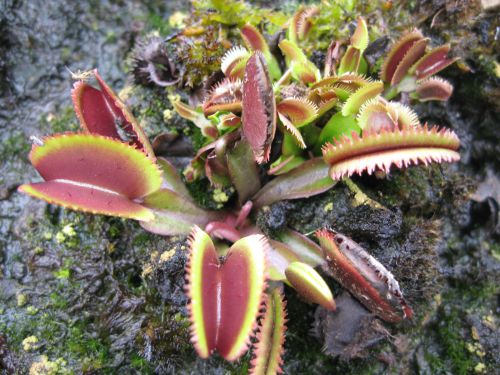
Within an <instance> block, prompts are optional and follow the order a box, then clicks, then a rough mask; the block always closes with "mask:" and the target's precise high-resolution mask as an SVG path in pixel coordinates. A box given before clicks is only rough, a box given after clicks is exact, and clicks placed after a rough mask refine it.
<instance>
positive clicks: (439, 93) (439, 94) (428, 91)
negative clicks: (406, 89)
mask: <svg viewBox="0 0 500 375" xmlns="http://www.w3.org/2000/svg"><path fill="white" fill-rule="evenodd" d="M415 93H416V95H417V97H418V100H420V101H421V102H427V101H429V100H439V101H443V102H444V101H446V100H448V99H449V98H450V96H451V94H452V93H453V86H452V84H451V83H449V82H448V81H446V80H444V79H442V78H439V77H431V78H427V79H425V80H423V81H420V82H418V83H417V89H416V91H415Z"/></svg>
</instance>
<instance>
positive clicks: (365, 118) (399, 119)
mask: <svg viewBox="0 0 500 375" xmlns="http://www.w3.org/2000/svg"><path fill="white" fill-rule="evenodd" d="M357 121H358V125H359V127H360V128H361V129H364V130H368V129H369V130H370V131H374V132H380V130H382V129H386V130H393V129H396V128H399V129H403V128H405V127H406V128H414V127H417V126H419V124H420V121H419V119H418V115H417V114H416V113H415V112H414V111H413V110H412V109H411V108H409V107H407V106H405V105H403V104H401V103H399V102H388V101H386V100H385V99H383V98H381V97H377V98H374V99H371V100H369V101H367V102H366V103H365V104H363V105H362V106H361V109H360V110H359V114H358V116H357ZM337 140H340V139H339V138H337Z"/></svg>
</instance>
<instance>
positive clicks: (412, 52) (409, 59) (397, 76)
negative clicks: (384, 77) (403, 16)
mask: <svg viewBox="0 0 500 375" xmlns="http://www.w3.org/2000/svg"><path fill="white" fill-rule="evenodd" d="M428 42H429V39H427V38H425V39H420V40H418V41H416V42H415V43H414V44H413V45H412V46H411V47H410V49H409V50H408V52H406V54H405V55H404V57H403V59H402V60H401V61H400V62H399V64H398V66H397V68H396V71H395V72H394V75H393V76H392V79H391V85H397V84H398V83H399V82H401V80H402V79H403V78H404V76H405V75H406V74H407V73H408V70H409V69H410V68H411V66H412V65H413V64H415V62H417V60H419V59H420V58H421V57H422V56H423V55H424V54H425V48H426V47H427V43H428Z"/></svg>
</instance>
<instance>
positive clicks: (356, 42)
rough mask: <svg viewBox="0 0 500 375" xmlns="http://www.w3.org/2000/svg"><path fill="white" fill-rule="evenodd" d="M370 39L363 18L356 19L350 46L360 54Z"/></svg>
mask: <svg viewBox="0 0 500 375" xmlns="http://www.w3.org/2000/svg"><path fill="white" fill-rule="evenodd" d="M369 42H370V38H369V36H368V26H367V25H366V21H365V19H364V18H363V17H358V19H357V26H356V30H354V34H352V36H351V45H352V46H353V47H354V48H356V49H358V50H359V51H361V53H362V52H363V51H364V50H365V49H366V47H368V43H369Z"/></svg>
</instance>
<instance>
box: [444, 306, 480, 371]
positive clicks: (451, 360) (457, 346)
mask: <svg viewBox="0 0 500 375" xmlns="http://www.w3.org/2000/svg"><path fill="white" fill-rule="evenodd" d="M461 330H462V322H461V320H460V318H459V315H458V312H457V310H456V309H453V310H452V311H451V313H450V314H449V315H448V316H447V317H446V319H445V320H443V321H442V322H441V323H440V324H439V325H438V327H437V332H436V333H437V338H438V341H439V343H440V344H441V345H442V348H443V358H446V362H448V363H447V366H450V368H452V369H453V373H454V374H457V375H466V374H470V373H471V372H472V370H473V369H474V366H475V364H476V361H475V360H474V358H473V356H472V354H471V353H470V352H469V351H468V350H467V346H466V341H465V340H464V339H463V337H462V336H461V335H460V331H461Z"/></svg>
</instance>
